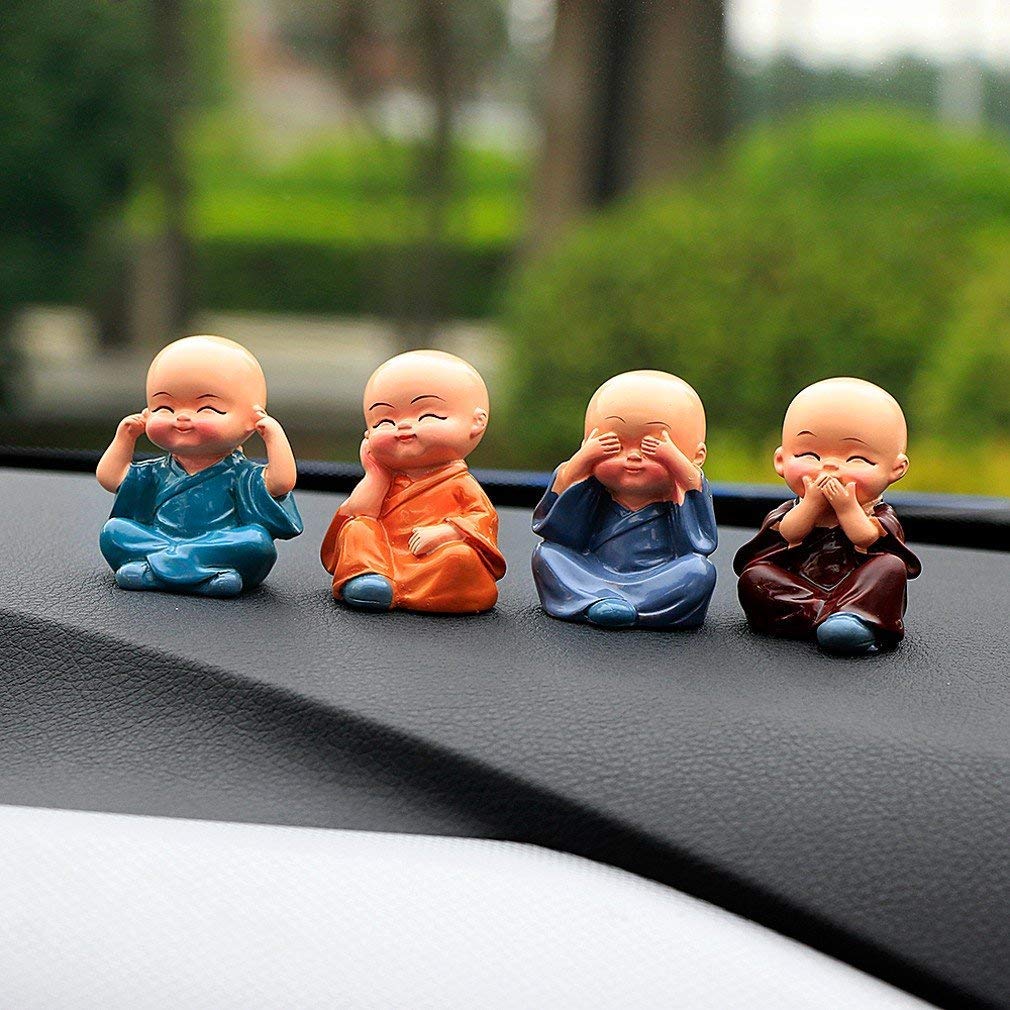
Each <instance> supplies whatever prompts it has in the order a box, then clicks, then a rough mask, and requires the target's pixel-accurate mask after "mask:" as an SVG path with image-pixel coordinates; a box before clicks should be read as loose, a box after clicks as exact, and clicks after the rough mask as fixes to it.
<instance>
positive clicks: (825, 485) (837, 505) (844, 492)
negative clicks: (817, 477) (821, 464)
mask: <svg viewBox="0 0 1010 1010" xmlns="http://www.w3.org/2000/svg"><path fill="white" fill-rule="evenodd" d="M820 489H821V493H822V494H823V495H824V498H825V500H826V501H827V503H828V504H829V505H830V506H831V507H832V508H833V509H834V510H835V514H836V515H839V514H841V513H843V512H852V511H862V509H861V507H860V505H859V500H858V499H857V498H856V484H855V482H854V481H853V482H852V483H850V484H843V483H842V482H841V481H840V480H839V479H838V478H837V477H827V478H825V479H824V480H823V481H821V482H820Z"/></svg>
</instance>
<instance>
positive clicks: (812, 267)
mask: <svg viewBox="0 0 1010 1010" xmlns="http://www.w3.org/2000/svg"><path fill="white" fill-rule="evenodd" d="M1008 221H1010V152H1008V151H1007V149H1006V148H1005V147H1003V146H1001V145H999V144H997V143H995V142H993V141H990V140H988V139H978V138H969V137H967V136H962V135H958V134H949V133H945V132H943V131H942V130H940V129H939V128H937V127H936V126H934V125H933V124H930V123H928V122H925V121H922V120H919V119H916V118H914V117H911V116H908V115H904V114H901V113H898V112H887V111H881V110H872V109H855V110H845V111H827V110H825V111H821V112H819V113H817V114H816V115H813V116H809V117H807V118H804V119H802V120H799V121H796V122H792V123H788V124H780V125H777V126H775V127H772V128H767V129H763V130H761V131H759V132H756V133H753V134H750V135H748V136H746V137H743V138H742V139H740V140H738V141H737V142H736V143H735V144H734V145H732V146H731V148H730V150H729V151H728V152H727V154H726V156H725V157H724V158H723V159H722V161H721V162H720V164H718V165H715V166H713V167H711V168H710V169H709V170H708V171H707V172H706V173H704V174H703V175H701V176H699V177H698V178H696V179H694V180H691V181H689V182H686V183H683V184H680V185H676V186H672V187H670V188H668V189H666V190H662V191H656V192H653V193H649V194H646V195H643V196H641V197H638V198H636V199H634V200H631V201H629V202H627V203H625V204H623V205H622V206H619V207H617V208H615V209H613V210H610V211H608V212H605V213H603V214H600V215H597V216H595V217H594V218H592V219H590V220H588V221H586V222H585V224H584V225H583V226H582V227H581V228H579V229H577V230H576V231H574V232H573V233H572V234H571V235H570V236H569V237H568V238H566V239H565V240H564V241H563V242H561V243H560V244H559V245H558V246H557V247H556V248H555V249H554V250H553V251H552V252H551V253H549V254H548V255H546V256H544V257H543V258H542V259H540V260H539V261H537V262H535V263H532V264H529V265H528V266H527V267H526V268H525V269H524V270H523V271H522V272H521V273H520V274H519V275H518V277H517V278H516V280H515V283H514V284H513V287H512V290H511V294H510V297H509V310H508V315H507V319H508V325H509V328H510V330H511V332H512V334H513V335H514V339H515V354H514V357H513V361H512V375H511V396H512V401H513V402H512V405H511V413H512V416H513V417H514V419H515V425H516V430H515V431H514V434H513V438H514V445H515V446H516V452H517V456H518V455H519V454H521V459H522V460H523V462H524V463H526V464H527V465H530V464H535V465H542V466H550V465H552V464H553V463H555V462H557V460H558V459H560V458H562V457H563V456H565V455H567V454H568V453H570V452H571V450H572V447H573V446H574V445H575V444H577V440H578V437H579V436H580V435H581V418H582V413H583V411H584V409H585V404H586V401H587V399H588V397H589V395H590V393H591V392H592V390H593V389H594V388H595V387H596V386H597V384H598V383H599V382H601V381H602V380H603V379H605V378H606V377H607V376H609V375H612V374H614V373H616V372H620V371H623V370H626V369H630V368H642V367H651V368H663V369H667V370H670V371H673V372H676V373H678V374H680V375H682V376H683V377H684V378H686V379H687V380H688V381H690V382H691V383H692V384H693V385H695V386H696V388H697V389H698V391H699V393H700V394H701V396H702V398H703V399H704V401H705V404H706V408H707V410H708V414H709V420H710V426H711V428H712V429H713V432H719V431H722V432H725V433H727V436H729V437H728V438H727V443H728V444H729V443H731V444H732V445H733V446H734V447H735V450H738V449H739V447H740V445H741V443H747V442H749V443H750V444H754V445H759V444H760V445H765V446H766V445H767V443H768V441H769V439H774V432H775V430H776V429H777V427H778V425H779V423H780V419H781V417H782V414H783V412H784V409H785V406H786V404H787V403H788V401H789V399H790V398H791V397H792V396H793V395H794V394H795V393H796V392H797V390H799V389H800V388H802V387H803V386H804V385H806V384H808V383H810V382H813V381H815V380H817V379H819V378H823V377H825V376H829V375H844V374H854V375H859V376H862V377H865V378H867V379H870V380H872V381H875V382H879V383H880V384H882V385H883V386H885V387H886V388H888V389H890V390H891V391H892V392H893V393H894V394H895V395H896V396H897V397H898V398H899V399H900V400H901V401H902V402H903V404H904V405H905V407H906V410H907V412H908V414H909V419H910V422H911V424H912V428H913V432H918V433H919V434H920V435H922V436H924V437H925V436H928V435H930V434H931V433H930V432H929V431H928V429H926V428H924V427H923V426H924V425H927V424H928V422H929V420H930V416H931V415H930V411H929V410H928V409H926V408H927V404H926V403H925V402H923V395H924V394H923V393H922V390H923V388H924V386H923V382H924V379H923V374H924V372H925V370H926V369H927V368H929V367H935V364H934V362H933V359H932V356H931V354H930V351H931V349H932V348H935V347H937V346H939V344H940V342H941V340H942V339H944V337H945V335H946V333H947V330H948V327H949V326H950V325H951V323H952V320H953V318H954V316H955V315H956V314H957V313H958V312H959V311H960V293H961V291H962V289H963V287H964V285H965V284H966V282H967V281H968V280H969V278H970V277H971V276H972V275H973V272H974V271H975V269H976V268H977V266H978V264H979V262H981V259H982V257H981V254H980V253H979V251H978V245H977V242H976V235H977V234H978V232H979V231H980V230H981V229H983V228H985V227H988V226H990V225H992V224H994V223H1001V222H1008ZM961 339H962V340H965V341H967V342H969V343H970V342H971V341H973V340H974V339H977V337H976V336H975V335H974V330H973V324H972V323H971V322H970V321H969V322H967V323H965V331H964V336H963V337H962V338H961ZM965 381H966V382H968V383H971V382H973V381H975V380H974V378H973V377H972V378H968V379H966V380H965ZM534 408H535V409H534ZM710 442H711V443H712V445H711V456H710V459H711V464H712V472H713V473H715V474H716V475H717V476H720V475H721V476H741V475H740V474H736V473H732V474H730V473H726V472H725V471H720V463H719V453H718V439H717V438H712V439H710ZM772 444H774V442H772ZM734 455H737V456H739V452H737V451H735V452H734ZM766 470H767V466H766V465H762V467H761V472H765V471H766ZM765 475H766V476H767V473H766V474H765Z"/></svg>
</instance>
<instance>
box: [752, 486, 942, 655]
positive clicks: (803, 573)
mask: <svg viewBox="0 0 1010 1010" xmlns="http://www.w3.org/2000/svg"><path fill="white" fill-rule="evenodd" d="M795 505H796V502H795V501H789V502H785V503H784V504H782V505H780V506H779V507H778V508H776V509H773V510H772V511H771V512H769V513H768V515H767V516H765V520H764V522H763V523H762V524H761V529H760V530H758V533H757V535H756V536H755V537H754V539H753V540H751V541H749V542H748V543H746V544H744V545H743V547H741V548H740V550H739V551H737V554H736V557H735V558H734V559H733V569H734V571H735V572H736V573H737V575H739V577H740V580H739V582H738V583H737V591H738V593H739V596H740V603H741V605H742V606H743V609H744V613H746V615H747V621H748V622H749V624H750V626H751V627H752V628H754V629H755V631H762V632H765V633H766V634H770V635H781V636H784V637H787V638H806V637H808V636H810V635H812V634H813V633H814V631H815V629H816V628H817V625H819V624H820V623H821V622H822V621H824V620H825V619H826V618H828V617H830V616H831V615H832V614H838V613H849V614H855V615H856V616H857V617H860V618H862V619H863V620H864V621H866V622H867V623H868V624H871V625H873V626H874V628H876V629H877V631H878V633H881V634H882V636H883V637H884V638H885V639H890V640H891V641H895V642H896V641H898V640H899V639H900V638H901V637H902V636H903V635H904V633H905V628H904V625H903V623H902V617H903V616H904V613H905V603H906V586H907V581H908V579H914V578H915V577H916V576H917V575H918V574H919V572H920V571H921V570H922V566H921V565H920V563H919V559H918V558H917V557H916V556H915V555H914V554H913V553H912V552H911V551H910V550H909V549H908V547H906V546H905V533H904V531H903V530H902V528H901V523H900V522H898V517H897V516H896V515H895V514H894V510H893V509H892V508H891V506H890V505H886V504H884V502H878V503H877V504H876V505H875V506H874V507H873V510H872V511H871V512H870V513H869V514H870V516H871V518H873V519H875V520H876V521H877V523H878V524H879V525H880V527H881V529H882V530H883V536H881V537H880V539H879V540H877V541H876V542H875V543H873V544H871V545H870V547H869V548H867V549H866V550H865V551H860V550H859V549H858V548H856V547H855V546H853V544H852V541H850V540H849V538H848V537H847V536H846V535H845V533H844V531H843V530H842V528H841V527H840V526H815V527H814V529H812V530H811V531H810V533H809V534H807V536H806V537H805V538H804V540H803V541H802V542H801V543H799V544H796V545H795V546H794V547H790V546H789V544H787V543H786V541H785V539H784V538H783V536H782V534H781V533H779V523H780V522H781V521H782V519H783V517H784V516H785V515H786V513H787V512H788V511H789V510H790V509H791V508H793V507H794V506H795Z"/></svg>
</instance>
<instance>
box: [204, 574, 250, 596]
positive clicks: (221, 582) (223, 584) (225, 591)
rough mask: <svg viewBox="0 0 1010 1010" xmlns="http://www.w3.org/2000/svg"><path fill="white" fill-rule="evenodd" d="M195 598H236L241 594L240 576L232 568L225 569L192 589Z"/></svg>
mask: <svg viewBox="0 0 1010 1010" xmlns="http://www.w3.org/2000/svg"><path fill="white" fill-rule="evenodd" d="M193 592H194V593H195V594H196V595H197V596H216V597H220V598H224V597H228V596H238V594H239V593H241V592H242V576H241V575H239V573H238V572H236V571H235V569H234V568H226V569H225V570H224V571H223V572H218V573H217V575H215V576H213V577H212V578H209V579H208V580H207V581H206V582H201V583H200V584H199V585H197V586H194V587H193Z"/></svg>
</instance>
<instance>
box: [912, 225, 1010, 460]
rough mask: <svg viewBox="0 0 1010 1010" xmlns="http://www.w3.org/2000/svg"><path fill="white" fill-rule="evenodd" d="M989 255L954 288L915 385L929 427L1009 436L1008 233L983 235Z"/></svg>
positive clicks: (955, 435)
mask: <svg viewBox="0 0 1010 1010" xmlns="http://www.w3.org/2000/svg"><path fill="white" fill-rule="evenodd" d="M981 248H982V251H983V252H984V255H985V259H986V260H987V264H986V266H984V267H983V268H981V269H979V271H978V272H977V274H976V275H975V276H974V277H972V278H970V279H969V280H968V281H967V282H966V283H965V284H964V286H963V288H962V289H961V290H960V291H959V292H958V298H957V305H956V309H957V311H956V312H955V314H954V317H953V319H952V321H951V324H950V326H949V327H948V329H947V333H946V334H945V335H944V338H943V339H942V340H940V341H939V342H938V343H937V344H936V346H935V347H934V348H933V349H932V353H931V354H930V356H929V361H928V367H927V368H926V369H925V370H924V372H923V375H922V379H921V381H920V384H919V389H918V390H917V392H918V396H919V400H920V401H921V403H922V404H923V412H924V414H925V415H926V417H927V418H928V420H929V426H930V428H931V429H933V430H935V431H937V432H949V433H950V435H951V437H952V439H954V440H959V439H967V438H971V439H976V438H978V437H979V436H981V437H982V438H983V439H987V438H994V437H1000V436H1002V437H1003V438H1005V439H1010V236H1003V235H999V234H997V235H996V236H987V237H986V239H985V241H984V243H983V244H982V247H981Z"/></svg>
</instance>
